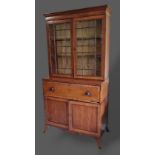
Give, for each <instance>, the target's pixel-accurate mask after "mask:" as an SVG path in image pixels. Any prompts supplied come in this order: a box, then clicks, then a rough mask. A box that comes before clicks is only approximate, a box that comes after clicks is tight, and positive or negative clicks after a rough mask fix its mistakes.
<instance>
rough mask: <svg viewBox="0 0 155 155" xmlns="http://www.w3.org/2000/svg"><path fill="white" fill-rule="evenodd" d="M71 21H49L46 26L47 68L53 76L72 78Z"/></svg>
mask: <svg viewBox="0 0 155 155" xmlns="http://www.w3.org/2000/svg"><path fill="white" fill-rule="evenodd" d="M71 25H72V24H71V20H60V21H51V23H48V25H47V32H48V37H49V38H48V39H49V58H50V60H49V63H50V64H49V66H51V67H50V73H51V74H52V75H53V76H63V77H65V76H72V75H73V69H72V50H71V42H72V37H71V29H72V28H71Z"/></svg>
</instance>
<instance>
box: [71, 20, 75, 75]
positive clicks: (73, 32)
mask: <svg viewBox="0 0 155 155" xmlns="http://www.w3.org/2000/svg"><path fill="white" fill-rule="evenodd" d="M71 23H72V26H71V35H72V36H71V37H72V39H71V40H72V73H73V77H75V75H76V31H75V24H76V23H75V19H74V18H73V19H72V22H71Z"/></svg>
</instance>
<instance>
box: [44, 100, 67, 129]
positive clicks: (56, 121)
mask: <svg viewBox="0 0 155 155" xmlns="http://www.w3.org/2000/svg"><path fill="white" fill-rule="evenodd" d="M46 113H47V121H48V124H52V125H55V126H58V127H63V128H67V127H68V104H67V101H66V100H62V99H54V98H47V99H46Z"/></svg>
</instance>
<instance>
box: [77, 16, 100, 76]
mask: <svg viewBox="0 0 155 155" xmlns="http://www.w3.org/2000/svg"><path fill="white" fill-rule="evenodd" d="M101 25H102V20H101V19H99V20H87V21H78V22H77V25H76V37H77V51H76V52H77V53H76V56H77V75H83V76H101V43H102V28H101Z"/></svg>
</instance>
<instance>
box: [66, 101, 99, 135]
mask: <svg viewBox="0 0 155 155" xmlns="http://www.w3.org/2000/svg"><path fill="white" fill-rule="evenodd" d="M99 115H100V114H99V107H98V105H96V104H91V103H85V102H76V101H70V102H69V130H70V131H73V132H78V133H84V134H87V135H92V136H98V135H99V134H100V128H99V125H98V124H99V122H98V121H99V120H100V118H99Z"/></svg>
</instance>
